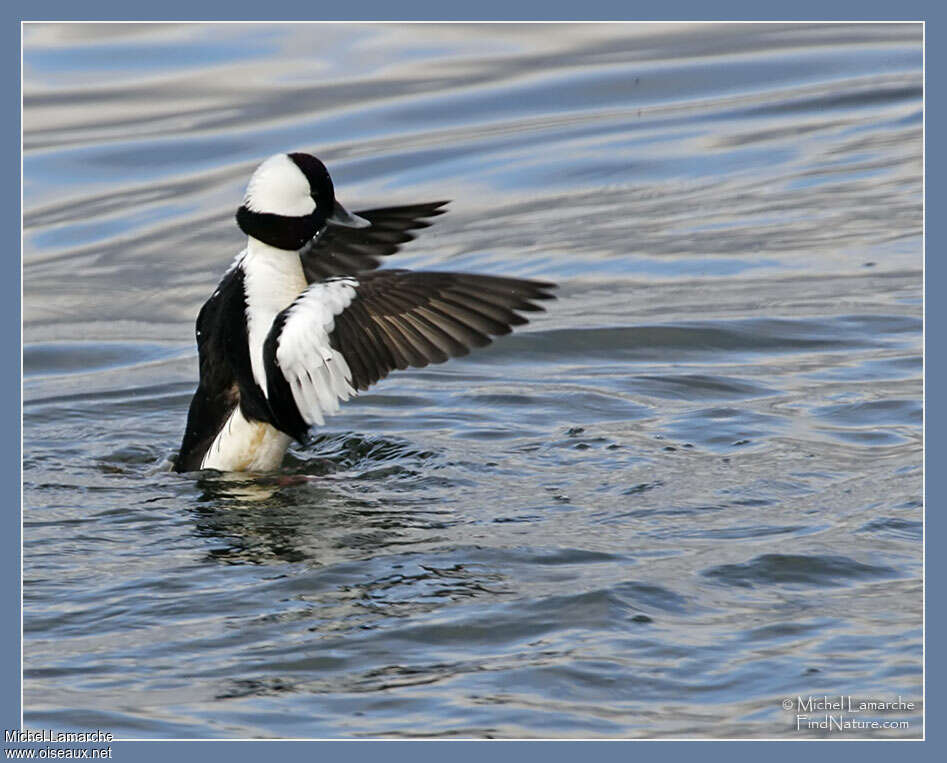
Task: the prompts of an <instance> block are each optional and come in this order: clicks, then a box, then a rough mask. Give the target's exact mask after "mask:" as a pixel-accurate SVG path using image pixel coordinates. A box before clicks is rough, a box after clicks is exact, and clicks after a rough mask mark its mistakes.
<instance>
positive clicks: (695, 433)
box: [23, 24, 922, 738]
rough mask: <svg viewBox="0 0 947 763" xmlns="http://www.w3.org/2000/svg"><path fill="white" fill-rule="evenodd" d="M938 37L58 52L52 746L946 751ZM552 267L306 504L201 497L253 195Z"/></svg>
mask: <svg viewBox="0 0 947 763" xmlns="http://www.w3.org/2000/svg"><path fill="white" fill-rule="evenodd" d="M920 34H921V33H920V26H919V25H916V24H915V25H797V26H786V25H713V26H710V25H619V24H605V25H556V26H532V25H530V26H523V25H502V26H489V25H478V26H452V25H433V26H432V25H374V26H373V25H309V26H306V25H272V26H246V25H198V24H194V25H180V26H179V25H131V24H125V25H108V26H99V25H65V26H58V25H51V24H30V25H28V26H27V28H26V33H25V44H26V54H25V55H26V58H25V80H24V82H25V114H24V141H25V156H24V172H25V189H24V195H25V253H24V258H25V259H24V271H23V273H24V292H25V306H24V313H25V315H24V344H25V350H24V373H25V382H24V399H25V405H24V462H23V479H24V496H25V498H24V509H23V512H24V514H23V529H24V592H23V597H24V621H25V622H24V638H25V644H24V676H25V689H24V692H25V694H24V697H25V719H26V723H27V725H28V726H31V727H40V728H55V729H72V730H88V729H94V728H102V729H105V730H110V731H112V732H113V733H114V734H115V735H116V736H118V737H124V738H167V737H187V738H191V737H218V738H219V737H367V736H390V737H415V736H437V737H476V738H480V737H655V736H658V737H708V736H710V737H721V736H737V737H787V738H798V737H811V736H819V735H825V734H826V733H827V732H825V731H818V730H815V731H806V730H803V731H796V730H795V728H794V720H793V713H791V712H787V711H785V710H783V709H782V707H781V701H782V699H784V698H785V697H795V696H797V695H803V696H805V695H810V694H812V695H817V696H821V695H823V694H828V695H838V694H841V695H851V696H853V697H855V698H875V699H893V698H895V697H897V695H899V694H900V695H902V696H903V697H904V698H905V699H910V700H912V701H914V702H916V703H918V705H917V709H915V710H914V711H908V712H903V713H894V714H892V713H886V714H878V713H874V714H871V713H867V714H866V713H862V714H860V715H856V716H855V717H856V718H858V719H861V720H866V719H867V720H870V719H880V720H906V721H908V723H909V727H908V728H901V729H892V728H887V729H875V730H868V731H863V730H862V731H845V732H837V731H836V732H832V733H831V734H829V735H830V736H833V737H835V736H906V737H913V736H919V735H920V734H921V732H922V728H921V711H920V700H921V687H922V683H921V682H922V672H921V671H922V651H921V649H922V633H921V615H922V577H921V573H922V570H921V564H922V506H921V494H922V492H921V491H922V485H921V481H922V472H921V448H922V431H921V428H922V406H921V391H922V388H921V384H922V382H921V376H922V354H921V314H922V313H921V310H922V302H921V299H922V249H921V244H922V242H921V213H922V208H921V170H922V166H921V149H922V144H921V140H922V134H921V129H922V123H921V119H922V111H921V108H922V103H921V99H922V74H921V36H920ZM285 150H310V151H313V152H315V153H317V154H318V155H319V156H320V157H322V158H323V159H324V160H325V161H326V163H327V164H328V165H329V167H330V169H331V171H332V173H333V176H334V178H335V179H336V187H337V189H338V190H339V197H340V199H341V200H342V201H343V203H345V204H346V205H347V206H349V208H350V209H356V210H357V209H360V208H362V209H364V208H367V207H371V206H373V205H379V204H391V203H411V202H419V201H430V200H436V199H441V198H450V199H453V201H452V204H451V205H450V208H449V214H447V215H445V216H443V217H441V218H439V219H438V221H437V223H436V225H435V226H433V227H432V228H430V229H429V230H426V231H424V232H423V235H422V236H420V237H419V238H418V239H417V241H415V242H414V243H413V244H411V245H410V246H409V247H408V248H406V250H405V251H404V252H403V253H402V254H400V255H398V257H397V264H398V265H399V266H404V267H413V268H440V269H452V270H472V271H483V272H490V273H502V274H508V275H515V276H524V277H537V278H542V279H548V280H554V281H557V282H558V283H559V284H560V285H561V288H560V290H559V299H558V301H556V302H554V303H551V306H550V309H549V311H548V313H546V314H543V315H541V316H539V317H538V319H536V320H534V321H533V322H532V323H531V324H530V325H529V326H526V327H524V329H523V330H521V331H519V332H518V333H516V334H515V335H513V336H512V337H508V338H506V339H503V340H502V341H500V342H498V343H496V344H495V345H493V346H492V347H491V348H488V349H487V350H484V351H480V352H477V353H474V354H472V355H471V356H470V357H468V358H465V359H461V360H456V361H452V362H451V363H449V364H447V365H443V366H433V367H430V368H427V369H424V370H415V371H409V372H402V373H398V374H394V375H393V376H392V377H390V378H389V379H388V380H386V381H384V382H383V383H381V384H379V385H378V386H377V387H376V388H374V390H373V391H371V392H370V393H367V394H364V395H363V396H362V397H361V398H360V399H359V400H357V401H356V402H354V403H352V404H349V405H347V406H346V407H345V408H344V411H343V413H342V415H339V416H337V417H335V418H333V419H331V420H330V421H329V422H328V423H327V425H326V426H325V427H324V428H322V429H320V430H319V431H318V432H317V436H316V438H315V440H314V442H313V444H312V445H311V446H310V447H307V448H296V449H295V450H293V452H292V454H291V456H290V457H289V458H288V459H287V463H286V465H285V467H284V468H283V469H282V471H281V472H280V473H279V474H271V475H262V476H257V477H249V476H244V477H239V478H237V477H233V476H230V477H227V476H222V475H213V474H210V473H208V474H206V475H202V476H195V475H183V476H182V475H176V474H172V473H169V472H168V464H169V457H170V456H171V454H173V452H174V450H175V448H176V447H177V445H178V443H179V441H180V436H181V432H182V428H183V425H184V418H185V412H186V408H187V404H188V400H189V396H190V394H191V392H192V391H193V388H194V385H195V380H196V377H197V364H196V355H195V348H194V345H193V338H192V337H193V333H192V332H193V322H194V319H195V316H196V313H197V310H198V308H199V307H200V305H201V303H202V301H203V300H204V299H206V298H207V296H208V295H209V294H210V292H211V291H212V290H213V288H214V286H215V284H216V282H217V280H218V278H219V277H220V274H221V273H222V271H223V270H224V269H225V268H226V267H227V265H228V263H229V261H230V259H231V258H232V256H233V255H234V254H235V253H236V252H237V251H238V250H239V248H240V247H241V236H240V233H239V231H238V230H237V228H236V227H235V225H234V224H233V218H232V215H233V211H234V209H235V207H236V205H237V204H238V201H239V199H240V197H241V194H242V190H243V186H244V184H245V182H246V179H247V178H248V176H249V174H250V172H251V171H252V169H253V167H254V166H255V164H256V163H257V162H258V161H259V160H260V159H261V158H263V157H265V156H267V155H268V154H270V153H273V152H277V151H285Z"/></svg>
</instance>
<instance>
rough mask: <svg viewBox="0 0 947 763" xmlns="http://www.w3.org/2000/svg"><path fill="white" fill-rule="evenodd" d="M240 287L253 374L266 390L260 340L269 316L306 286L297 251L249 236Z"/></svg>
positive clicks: (269, 319)
mask: <svg viewBox="0 0 947 763" xmlns="http://www.w3.org/2000/svg"><path fill="white" fill-rule="evenodd" d="M242 267H243V272H244V282H243V283H244V291H245V294H246V301H247V334H248V339H249V344H250V365H251V367H252V369H253V378H254V379H255V380H256V383H257V384H259V385H260V388H261V389H262V390H263V394H264V395H266V394H267V389H266V370H265V368H264V366H263V343H264V342H265V341H266V336H267V334H269V332H270V327H271V326H272V324H273V319H274V318H275V317H276V316H277V314H278V313H279V312H281V311H282V310H285V309H286V308H287V307H289V306H290V305H291V304H292V302H293V300H295V299H296V297H298V296H299V295H300V293H301V292H302V291H303V290H304V289H305V288H306V276H305V274H304V273H303V266H302V261H301V260H300V259H299V253H298V252H295V251H290V250H286V249H277V248H276V247H274V246H270V245H269V244H264V243H263V242H262V241H260V240H258V239H255V238H253V237H252V236H250V237H249V239H248V241H247V252H246V255H245V256H244V258H243V263H242Z"/></svg>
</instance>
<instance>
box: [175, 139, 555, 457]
mask: <svg viewBox="0 0 947 763" xmlns="http://www.w3.org/2000/svg"><path fill="white" fill-rule="evenodd" d="M447 204H448V202H447V201H435V202H427V203H421V204H411V205H404V206H390V207H384V208H377V209H368V210H364V211H357V212H354V213H353V212H349V211H348V210H347V209H346V208H345V207H344V206H342V204H341V203H340V202H339V201H338V200H337V199H336V197H335V187H334V185H333V182H332V178H331V177H330V175H329V172H328V170H327V169H326V166H325V165H324V164H323V163H322V161H320V160H319V159H318V158H316V157H315V156H313V155H311V154H308V153H301V152H296V153H281V154H276V155H275V156H271V157H270V158H268V159H266V160H265V161H263V162H262V163H261V164H260V165H259V166H258V167H257V168H256V170H255V171H254V172H253V174H252V176H251V177H250V180H249V183H248V184H247V188H246V193H245V195H244V198H243V203H242V204H241V205H240V207H239V208H238V209H237V213H236V222H237V225H238V227H239V228H240V230H241V231H242V232H243V233H244V234H245V235H246V236H247V243H246V247H245V248H244V249H243V250H242V251H241V252H240V253H239V254H238V255H237V256H236V258H235V259H234V260H233V262H232V263H231V265H230V267H229V268H228V269H227V271H226V272H225V273H224V275H223V278H222V279H221V281H220V283H219V284H218V285H217V288H216V289H215V290H214V292H213V294H212V295H211V296H210V298H209V299H208V300H207V301H206V302H205V303H204V305H203V307H201V309H200V312H199V313H198V316H197V322H196V326H195V337H196V340H197V350H198V363H199V381H198V385H197V389H196V391H195V392H194V395H193V397H192V398H191V403H190V406H189V408H188V413H187V423H186V426H185V430H184V435H183V438H182V441H181V447H180V449H179V451H178V454H177V458H175V459H174V467H173V468H174V470H175V471H177V472H180V473H185V472H195V471H201V470H205V469H213V470H217V471H221V472H268V471H273V470H277V469H279V467H280V465H281V464H282V462H283V458H284V456H285V454H286V452H287V450H288V448H289V446H290V445H291V444H292V443H293V441H296V442H299V443H301V444H303V445H305V444H306V442H307V439H308V437H309V434H310V431H311V429H312V428H313V427H317V426H323V425H324V424H325V418H326V417H327V416H330V415H332V414H335V413H338V412H339V410H340V406H341V404H342V403H344V402H346V401H348V400H350V399H352V398H353V397H355V396H356V395H357V394H359V393H360V392H363V391H365V390H367V389H369V387H371V386H372V385H374V384H375V383H377V382H378V381H380V380H381V379H383V378H385V377H387V376H388V374H389V373H390V372H391V371H394V370H403V369H406V368H409V367H411V368H423V367H425V366H427V365H429V364H432V363H443V362H445V361H447V360H448V359H449V358H454V357H460V356H463V355H466V354H468V353H469V352H470V351H471V350H472V349H473V348H477V347H484V346H486V345H488V344H490V343H491V341H492V340H493V337H497V336H502V335H505V334H509V333H510V332H511V331H512V330H513V327H514V326H521V325H523V324H525V323H527V322H528V319H527V318H526V317H525V315H523V313H535V312H537V311H542V310H543V309H544V308H543V306H542V305H541V304H540V303H541V302H542V301H544V300H549V299H553V298H554V295H553V294H552V291H553V290H554V289H555V288H556V285H555V284H553V283H550V282H546V281H539V280H527V279H522V278H511V277H504V276H498V275H486V274H476V273H456V272H445V271H439V270H407V269H400V268H391V269H389V268H380V266H381V265H382V263H383V260H384V259H385V258H386V257H388V256H389V255H392V254H394V253H395V252H397V251H399V249H400V248H401V246H402V245H403V244H405V243H407V242H409V241H411V240H413V239H414V238H415V232H416V231H418V230H420V229H423V228H427V227H429V226H430V225H431V222H430V221H431V220H432V219H433V218H435V217H437V216H439V215H441V214H443V213H444V211H445V209H444V207H445V206H446V205H447Z"/></svg>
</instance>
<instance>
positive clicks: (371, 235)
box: [299, 201, 448, 283]
mask: <svg viewBox="0 0 947 763" xmlns="http://www.w3.org/2000/svg"><path fill="white" fill-rule="evenodd" d="M447 203H448V202H446V201H432V202H428V203H426V204H410V205H407V206H403V207H385V208H383V209H367V210H364V211H359V212H356V213H355V214H357V215H358V216H359V217H364V218H365V219H366V220H368V221H369V222H370V223H371V225H370V226H369V227H367V228H345V227H341V226H338V225H330V226H328V227H327V228H326V230H325V232H324V233H323V234H322V236H320V237H319V238H318V239H316V240H314V241H310V242H309V243H308V244H306V246H304V247H303V248H302V249H301V250H300V252H299V256H300V257H301V258H302V261H303V270H304V271H305V273H306V280H307V281H308V282H309V283H317V282H318V281H322V280H324V279H326V278H329V277H330V276H340V275H355V274H356V273H361V272H362V271H365V270H374V269H375V268H377V267H378V265H379V264H380V263H381V258H382V257H387V256H388V255H390V254H394V253H395V252H397V251H398V250H399V249H400V248H401V245H402V244H405V243H407V242H408V241H412V240H414V234H413V233H410V232H409V231H413V230H420V229H421V228H429V227H430V226H431V223H429V222H425V220H426V219H428V218H431V217H437V216H438V215H442V214H444V212H445V210H444V206H445V205H446V204H447Z"/></svg>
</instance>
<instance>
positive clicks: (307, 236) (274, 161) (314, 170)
mask: <svg viewBox="0 0 947 763" xmlns="http://www.w3.org/2000/svg"><path fill="white" fill-rule="evenodd" d="M328 223H332V224H336V225H348V226H351V227H363V226H364V225H367V224H368V223H367V222H366V221H365V220H362V218H360V217H357V216H355V215H351V214H349V213H348V212H347V211H346V210H345V209H344V208H343V207H342V205H341V204H339V203H338V202H337V201H336V200H335V188H334V187H333V185H332V178H331V177H329V171H328V170H327V169H326V167H325V165H324V164H323V163H322V162H320V161H319V160H318V159H317V158H316V157H314V156H311V155H309V154H301V153H295V154H276V155H275V156H271V157H270V158H269V159H267V160H266V161H265V162H263V164H261V165H260V166H259V167H257V169H256V171H255V172H254V173H253V175H252V177H251V178H250V182H249V184H248V185H247V193H246V195H245V196H244V199H243V204H242V205H241V207H240V208H239V209H238V210H237V225H239V226H240V230H242V231H243V232H244V233H246V234H247V235H248V236H252V237H253V238H255V239H258V240H260V241H262V242H263V243H265V244H269V245H270V246H274V247H276V248H278V249H289V250H297V249H301V248H302V247H303V246H304V245H305V244H306V243H307V242H309V241H310V240H311V239H312V238H314V237H315V236H316V235H318V234H319V232H320V231H322V229H323V228H325V226H326V224H328Z"/></svg>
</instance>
